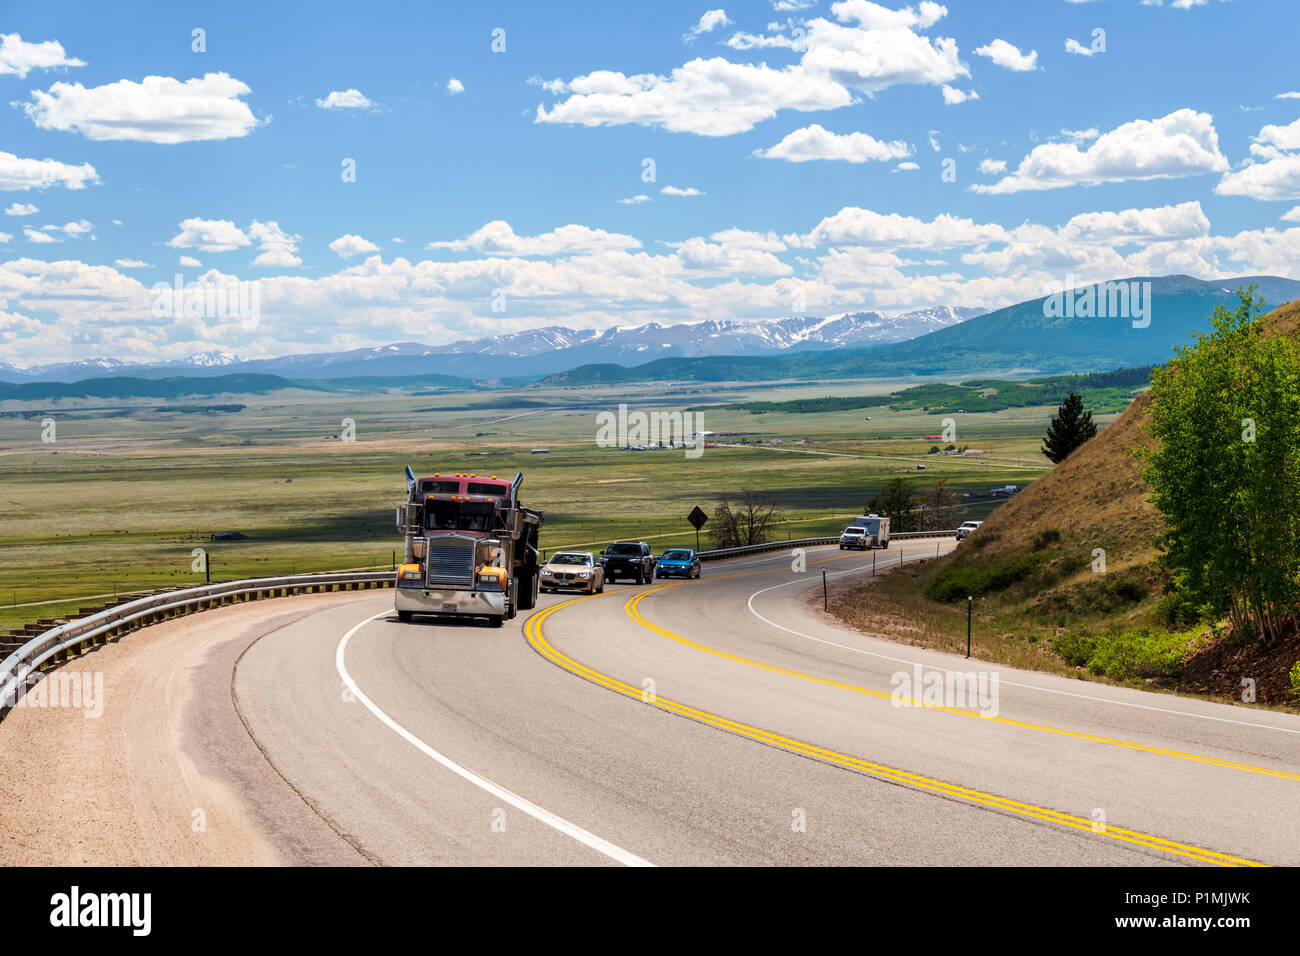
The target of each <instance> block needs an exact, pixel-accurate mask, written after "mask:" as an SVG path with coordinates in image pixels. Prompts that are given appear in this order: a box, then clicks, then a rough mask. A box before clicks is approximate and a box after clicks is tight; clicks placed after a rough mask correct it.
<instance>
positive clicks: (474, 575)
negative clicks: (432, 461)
mask: <svg viewBox="0 0 1300 956" xmlns="http://www.w3.org/2000/svg"><path fill="white" fill-rule="evenodd" d="M407 482H408V488H407V502H406V504H405V505H404V506H402V507H399V508H398V509H397V525H398V530H399V531H401V532H402V533H403V535H404V537H405V539H406V548H405V553H404V558H403V563H402V567H401V569H400V571H399V572H398V576H397V595H396V598H395V603H396V608H397V614H398V618H399V619H400V620H403V621H409V620H411V619H412V618H413V617H414V615H416V614H447V615H469V616H475V617H486V618H487V619H488V620H489V621H490V622H491V623H492V624H493V625H494V626H499V625H500V624H501V623H503V622H504V621H506V620H508V619H509V618H512V617H514V616H515V614H516V613H517V612H518V611H519V610H521V609H522V610H528V609H530V608H532V607H534V606H536V601H537V588H538V564H537V556H538V553H537V545H538V529H539V528H540V526H541V522H542V515H541V513H540V512H537V511H532V510H530V509H528V508H524V507H523V506H522V505H521V504H520V503H519V499H518V493H519V486H520V484H521V483H522V482H523V474H522V473H520V474H518V475H516V476H515V480H514V481H509V480H507V479H504V478H498V477H497V476H495V475H492V476H490V477H488V476H479V475H477V474H467V473H456V474H453V475H443V474H434V475H432V476H429V477H426V478H418V479H417V478H415V477H414V476H413V475H411V474H410V473H409V470H408V479H407Z"/></svg>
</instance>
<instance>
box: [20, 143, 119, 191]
mask: <svg viewBox="0 0 1300 956" xmlns="http://www.w3.org/2000/svg"><path fill="white" fill-rule="evenodd" d="M97 182H99V173H97V172H95V167H94V166H91V165H90V163H82V164H81V165H80V166H70V165H68V164H67V163H61V162H59V161H58V160H54V159H24V158H22V157H20V156H15V155H14V154H13V153H5V152H0V189H3V190H8V191H11V192H16V191H19V190H27V189H45V188H47V187H49V186H64V187H66V188H68V189H84V188H86V186H87V185H88V184H91V183H97Z"/></svg>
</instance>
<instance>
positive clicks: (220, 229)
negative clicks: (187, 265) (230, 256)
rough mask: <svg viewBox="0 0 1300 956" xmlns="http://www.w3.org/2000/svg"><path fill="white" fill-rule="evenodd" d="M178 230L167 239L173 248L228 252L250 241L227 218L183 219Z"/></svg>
mask: <svg viewBox="0 0 1300 956" xmlns="http://www.w3.org/2000/svg"><path fill="white" fill-rule="evenodd" d="M180 230H181V231H180V232H178V233H177V234H176V235H174V236H172V238H171V239H169V240H167V245H169V246H171V247H172V248H173V249H202V250H203V251H204V252H229V251H230V250H232V249H238V248H240V247H241V246H246V245H248V244H249V243H250V241H251V240H250V239H249V238H248V236H246V235H244V232H243V230H242V229H240V228H239V227H238V226H236V225H235V224H234V223H233V222H231V221H230V220H229V219H199V218H193V219H184V220H182V221H181V224H180Z"/></svg>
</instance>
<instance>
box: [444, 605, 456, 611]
mask: <svg viewBox="0 0 1300 956" xmlns="http://www.w3.org/2000/svg"><path fill="white" fill-rule="evenodd" d="M442 609H443V610H444V611H454V610H456V605H454V604H444V605H443V606H442Z"/></svg>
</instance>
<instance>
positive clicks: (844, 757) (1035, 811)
mask: <svg viewBox="0 0 1300 956" xmlns="http://www.w3.org/2000/svg"><path fill="white" fill-rule="evenodd" d="M830 560H838V558H834V559H830ZM769 573H771V571H770V570H768V571H747V572H739V573H736V574H729V575H723V576H721V577H744V576H748V575H751V574H769ZM718 579H719V578H712V579H711V580H718ZM680 586H681V585H680V584H673V585H665V586H661V587H658V588H655V589H654V590H650V591H641V592H638V593H637V594H636V595H635V596H634V597H632V598H631V599H629V600H628V602H627V604H626V605H625V609H626V612H627V614H628V616H629V617H630V618H631V619H632V620H634V621H636V622H637V623H638V624H640V625H641V626H642V627H645V628H647V629H648V630H650V631H651V632H653V633H655V634H658V635H660V636H662V637H666V638H668V639H670V640H673V641H676V642H678V643H680V644H682V645H684V646H687V647H690V648H692V649H695V650H699V651H701V652H704V653H708V654H712V655H715V656H717V657H721V658H725V659H728V660H732V661H735V662H737V663H741V664H746V665H749V666H752V667H757V668H761V669H763V670H767V671H771V672H774V673H779V674H783V675H786V676H789V677H794V678H797V679H800V680H808V681H813V682H815V683H819V684H823V685H826V686H832V687H836V688H839V689H843V690H848V691H852V692H855V693H862V694H866V695H868V696H874V697H881V698H885V699H890V697H891V695H889V694H885V693H882V692H880V691H875V690H871V689H869V688H865V687H858V686H856V685H853V684H844V683H841V682H838V681H832V680H827V679H825V678H820V677H815V676H813V675H810V674H803V673H800V672H798V671H791V670H787V669H785V668H781V667H776V666H773V665H770V664H764V663H763V662H761V661H754V660H750V659H748V658H744V657H738V656H736V655H733V654H728V653H726V652H724V651H719V650H717V649H715V648H711V647H707V646H705V645H703V644H699V643H697V642H695V641H691V640H689V639H687V638H685V637H682V636H681V635H679V634H675V633H673V632H672V631H669V630H667V629H665V628H662V627H660V626H658V625H657V624H653V623H651V622H650V621H647V620H646V619H645V618H644V617H642V616H641V614H640V613H639V611H638V610H637V605H638V604H639V603H640V602H641V600H642V599H644V598H646V597H648V596H649V595H651V594H654V593H657V592H658V591H663V590H667V589H669V588H673V587H680ZM593 597H596V595H588V596H586V597H580V598H575V599H573V600H570V601H565V602H564V603H562V604H556V605H553V606H552V607H549V608H547V609H545V610H543V611H541V612H539V613H537V614H534V615H533V616H532V617H531V618H529V619H528V622H527V623H526V625H525V627H524V633H525V636H526V637H527V639H528V643H529V644H530V645H531V646H532V647H533V649H534V650H536V651H537V652H538V653H539V654H541V655H542V656H543V657H545V658H546V659H547V660H549V661H551V662H552V663H554V664H556V665H558V666H559V667H562V668H563V669H564V670H566V671H569V672H570V673H572V674H574V675H576V676H578V677H582V678H583V679H585V680H589V681H591V682H592V683H595V684H599V685H600V686H602V687H605V688H607V689H609V690H612V691H614V692H616V693H619V694H622V695H624V696H626V697H631V698H634V699H637V700H641V701H643V702H644V703H646V704H649V705H650V706H654V707H657V708H659V709H661V710H666V711H669V712H671V713H675V714H678V715H679V716H682V717H687V718H689V719H691V720H696V721H699V722H700V723H704V724H708V725H710V726H712V727H716V728H718V729H720V730H725V731H727V732H729V733H734V734H738V735H740V736H742V737H748V738H749V739H751V740H756V741H758V742H760V743H765V744H768V745H770V746H774V747H779V748H781V749H782V750H787V751H789V752H791V753H796V754H800V755H802V756H806V757H812V758H814V759H817V760H822V761H824V762H826V763H829V764H833V765H835V766H839V767H843V768H845V769H847V770H853V771H856V772H858V773H863V774H867V775H869V776H872V777H875V778H877V779H881V780H887V781H891V782H894V783H900V784H903V785H905V786H909V787H914V788H916V789H920V790H926V791H928V792H931V793H935V794H938V795H941V796H946V797H951V798H955V799H959V800H963V801H966V802H969V803H973V804H978V805H981V806H985V807H989V808H991V809H995V810H1001V811H1004V812H1008V813H1014V814H1017V815H1019V816H1023V817H1027V818H1030V819H1034V820H1041V821H1044V822H1047V823H1054V824H1057V825H1059V826H1064V827H1069V828H1071V829H1074V830H1080V831H1083V832H1088V833H1094V834H1097V835H1101V836H1107V837H1110V838H1112V839H1115V840H1121V841H1123V842H1126V843H1131V844H1134V845H1137V846H1141V847H1145V848H1148V849H1153V850H1159V851H1162V852H1165V853H1172V854H1175V855H1178V856H1182V857H1186V858H1188V859H1191V860H1196V861H1199V862H1203V863H1212V864H1215V865H1218V866H1262V865H1263V864H1260V863H1256V862H1255V861H1252V860H1247V859H1244V858H1241V857H1236V856H1230V855H1228V854H1226V853H1219V852H1217V851H1214V850H1208V849H1204V848H1201V847H1196V846H1192V845H1189V844H1185V843H1177V842H1175V841H1172V840H1166V839H1164V838H1162V837H1157V836H1153V835H1151V834H1147V833H1141V832H1139V831H1136V830H1128V829H1124V828H1122V827H1115V826H1109V825H1105V826H1101V825H1098V824H1097V823H1096V822H1095V821H1093V820H1091V819H1088V818H1084V817H1077V816H1073V815H1071V814H1068V813H1061V812H1059V811H1056V810H1051V809H1048V808H1046V807H1040V806H1036V805H1035V804H1031V803H1023V802H1020V801H1017V800H1011V799H1009V798H1006V797H999V796H997V795H995V794H991V793H986V792H984V791H981V790H975V789H972V788H970V787H962V786H959V785H957V784H951V783H946V782H944V781H942V780H937V779H934V778H932V777H926V776H923V775H921V774H915V773H911V772H909V771H906V770H900V769H897V768H894V767H888V766H885V765H884V764H878V763H873V762H871V761H868V760H863V759H861V758H859V757H853V756H850V755H848V754H844V753H840V752H839V751H836V750H831V749H829V748H826V747H819V746H816V745H815V744H809V743H805V742H803V741H800V740H795V739H793V738H791V737H785V736H782V735H780V734H776V733H773V732H772V731H768V730H763V729H761V728H758V727H753V726H750V725H749V724H745V723H741V722H740V721H736V720H731V719H730V718H727V717H722V716H719V715H717V714H713V713H709V712H708V711H703V710H700V709H699V708H696V707H691V706H689V705H687V704H681V703H678V702H676V701H673V700H669V699H668V698H665V697H660V696H657V695H654V696H647V695H645V694H644V693H643V691H642V690H641V688H639V687H634V686H632V685H631V684H627V683H624V682H623V681H620V680H617V679H616V678H613V677H610V676H608V675H606V674H602V673H600V672H599V671H596V670H593V669H591V668H590V667H587V666H586V665H585V664H581V663H579V662H578V661H575V660H574V659H573V658H571V657H568V656H567V655H565V654H563V653H561V652H560V651H558V650H556V648H555V647H554V646H552V645H551V643H550V642H549V641H548V640H547V639H546V636H545V634H544V633H543V629H542V625H543V623H544V622H545V621H546V619H547V618H549V617H550V616H551V615H552V614H555V613H556V612H558V611H561V610H563V609H565V608H568V607H571V606H573V605H575V604H579V603H581V602H582V601H589V600H592V598H593ZM925 706H930V707H933V708H935V709H938V710H942V711H946V712H950V713H955V714H962V715H964V716H975V717H979V718H980V719H984V720H995V721H997V722H1000V723H1006V724H1010V725H1012V726H1017V727H1022V728H1026V729H1032V730H1039V731H1043V732H1047V733H1055V734H1060V735H1063V736H1069V737H1075V738H1078V739H1083V740H1090V741H1094V742H1100V743H1106V744H1112V745H1115V746H1121V747H1127V748H1131V749H1134V750H1141V751H1146V752H1150V753H1157V754H1162V755H1165V756H1172V757H1178V758H1182V759H1188V760H1195V761H1198V762H1204V763H1209V764H1214V765H1218V766H1224V767H1229V768H1233V769H1239V770H1246V771H1250V772H1257V773H1265V774H1271V775H1274V776H1282V777H1288V778H1291V779H1300V775H1296V774H1287V773H1284V772H1282V771H1271V770H1268V769H1267V768H1262V767H1252V766H1250V765H1248V764H1236V763H1232V762H1231V761H1220V760H1216V759H1214V758H1210V757H1201V756H1199V755H1196V754H1186V753H1182V752H1180V751H1175V750H1164V749H1162V748H1159V747H1149V746H1147V745H1145V744H1137V743H1133V742H1131V741H1123V740H1116V739H1113V738H1108V737H1097V736H1094V735H1091V734H1083V733H1078V732H1076V731H1068V730H1063V729H1060V728H1054V727H1047V726H1044V725H1040V724H1030V723H1025V722H1022V721H1013V720H1009V719H1007V718H994V717H987V716H985V715H983V714H979V713H977V712H972V711H966V710H961V709H960V708H955V707H945V706H942V705H937V704H926V705H925Z"/></svg>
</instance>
